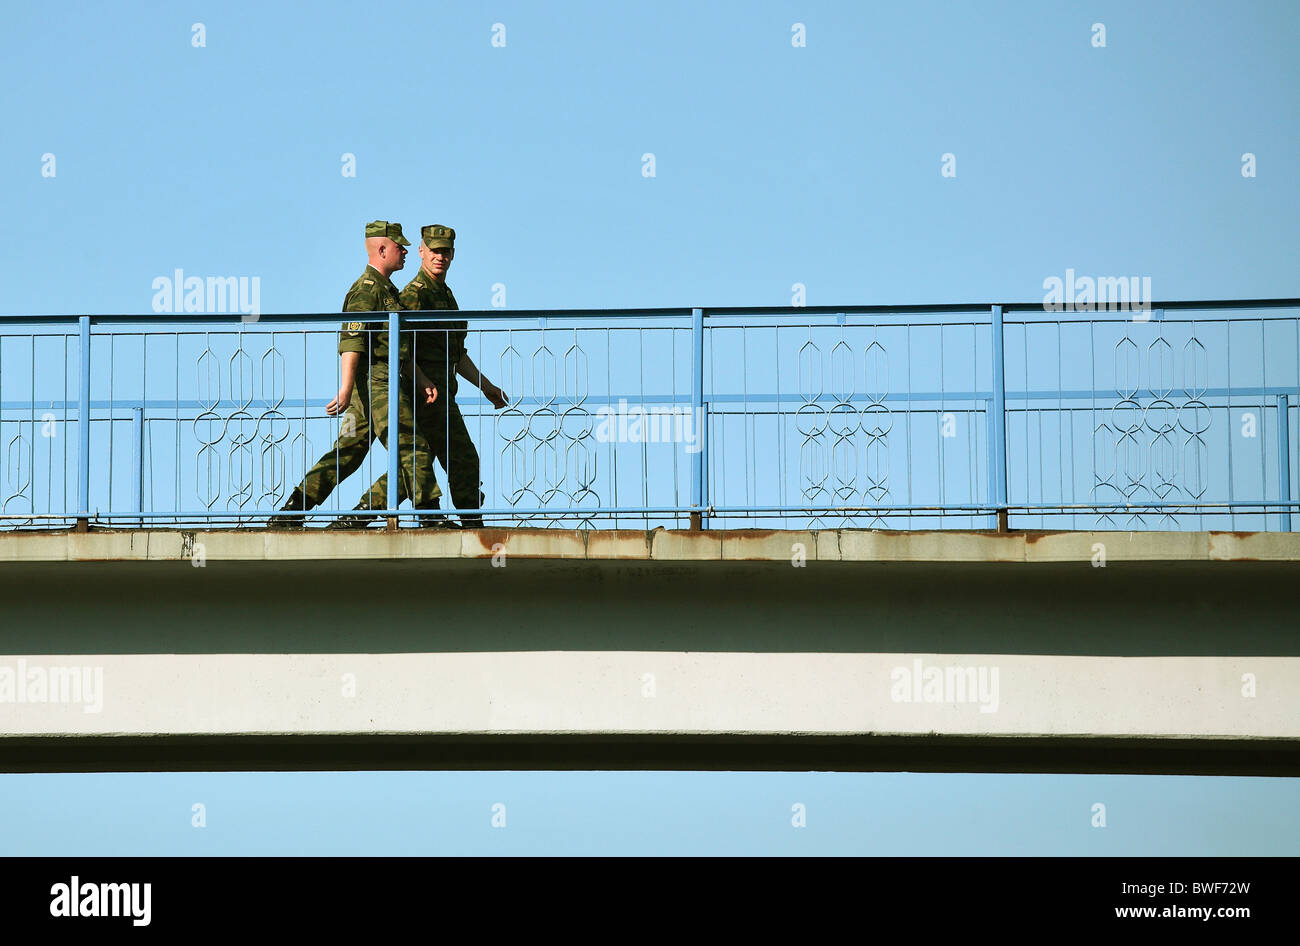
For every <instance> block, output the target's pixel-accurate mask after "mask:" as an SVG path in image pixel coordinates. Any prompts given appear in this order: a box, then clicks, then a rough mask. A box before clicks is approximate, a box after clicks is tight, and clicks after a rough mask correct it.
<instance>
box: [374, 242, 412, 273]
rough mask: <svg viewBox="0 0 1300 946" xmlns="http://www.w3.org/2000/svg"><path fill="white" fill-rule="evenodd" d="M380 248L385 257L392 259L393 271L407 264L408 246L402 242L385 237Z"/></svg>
mask: <svg viewBox="0 0 1300 946" xmlns="http://www.w3.org/2000/svg"><path fill="white" fill-rule="evenodd" d="M380 250H381V252H383V253H384V258H385V259H388V260H391V261H392V264H393V272H397V271H398V270H399V269H401V268H402V267H403V266H405V265H406V247H404V246H402V244H400V243H398V242H396V241H394V240H390V239H389V238H388V237H384V242H383V245H382V246H381V247H380Z"/></svg>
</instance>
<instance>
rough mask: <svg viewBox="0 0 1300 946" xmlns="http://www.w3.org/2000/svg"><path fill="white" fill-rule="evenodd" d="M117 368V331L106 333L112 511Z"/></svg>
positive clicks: (109, 504) (111, 501)
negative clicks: (115, 379)
mask: <svg viewBox="0 0 1300 946" xmlns="http://www.w3.org/2000/svg"><path fill="white" fill-rule="evenodd" d="M116 368H117V332H110V333H109V335H108V500H107V502H108V511H109V512H110V513H111V512H112V511H113V467H114V465H115V464H114V462H113V458H114V457H115V456H116V454H114V452H113V426H114V425H113V388H114V387H116V385H115V384H114V383H113V381H114V372H115V370H116ZM110 521H111V520H110Z"/></svg>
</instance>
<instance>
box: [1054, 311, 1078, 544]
mask: <svg viewBox="0 0 1300 946" xmlns="http://www.w3.org/2000/svg"><path fill="white" fill-rule="evenodd" d="M1061 328H1062V326H1061V323H1060V322H1057V323H1056V464H1057V466H1056V495H1057V496H1058V497H1059V500H1058V501H1059V502H1061V503H1064V502H1065V501H1066V498H1065V424H1064V423H1063V422H1062V420H1061V414H1062V412H1063V411H1064V410H1065V401H1064V399H1063V398H1062V396H1061V391H1062V389H1063V388H1064V384H1063V383H1062V381H1061V375H1062V373H1063V368H1064V365H1065V359H1064V357H1063V355H1062V349H1061ZM1070 429H1071V430H1073V429H1074V421H1073V419H1071V421H1070ZM1071 446H1073V445H1071ZM1073 453H1074V451H1073V450H1071V457H1070V459H1071V462H1073V460H1074V457H1073ZM1070 521H1071V524H1072V525H1073V522H1074V516H1073V514H1071V516H1070Z"/></svg>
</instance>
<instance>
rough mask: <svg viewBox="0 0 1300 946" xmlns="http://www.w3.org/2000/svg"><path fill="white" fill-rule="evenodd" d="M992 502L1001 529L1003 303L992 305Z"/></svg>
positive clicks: (1004, 423)
mask: <svg viewBox="0 0 1300 946" xmlns="http://www.w3.org/2000/svg"><path fill="white" fill-rule="evenodd" d="M992 413H993V442H992V443H991V444H990V445H989V447H990V449H991V450H992V451H993V464H994V466H993V469H994V477H993V483H992V486H993V502H994V504H995V505H996V506H997V512H998V531H999V532H1006V531H1007V529H1008V524H1007V374H1006V366H1005V365H1004V364H1003V360H1002V306H1000V305H995V306H994V307H993V412H992Z"/></svg>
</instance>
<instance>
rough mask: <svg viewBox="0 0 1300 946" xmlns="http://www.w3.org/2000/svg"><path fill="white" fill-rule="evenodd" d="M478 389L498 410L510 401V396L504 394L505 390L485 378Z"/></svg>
mask: <svg viewBox="0 0 1300 946" xmlns="http://www.w3.org/2000/svg"><path fill="white" fill-rule="evenodd" d="M479 390H481V391H482V392H483V396H484V397H486V398H487V399H488V400H489V401H491V402H492V406H493V407H495V408H496V409H497V410H500V409H501V408H503V407H505V406H506V405H507V404H509V403H510V398H508V397H507V396H506V392H505V391H502V390H501V389H500V388H499V387H497V386H496V385H495V384H493V383H492V382H491V381H489V380H488V379H487V378H484V379H483V385H482V387H481V388H480V389H479Z"/></svg>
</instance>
